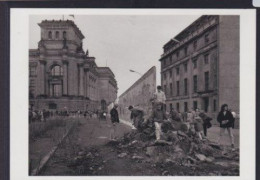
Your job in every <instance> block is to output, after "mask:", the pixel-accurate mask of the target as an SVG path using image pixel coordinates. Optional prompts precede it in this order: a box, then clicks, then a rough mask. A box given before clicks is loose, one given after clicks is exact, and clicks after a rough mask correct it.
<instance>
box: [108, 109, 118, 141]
mask: <svg viewBox="0 0 260 180" xmlns="http://www.w3.org/2000/svg"><path fill="white" fill-rule="evenodd" d="M117 107H118V105H117V104H115V105H114V107H113V108H112V109H111V111H110V116H111V123H112V129H111V132H110V139H111V140H115V138H116V132H117V126H118V123H119V116H118V111H117Z"/></svg>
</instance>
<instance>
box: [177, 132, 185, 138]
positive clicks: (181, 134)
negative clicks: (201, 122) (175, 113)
mask: <svg viewBox="0 0 260 180" xmlns="http://www.w3.org/2000/svg"><path fill="white" fill-rule="evenodd" d="M177 134H178V135H179V136H182V137H187V135H186V134H185V133H184V132H182V131H177Z"/></svg>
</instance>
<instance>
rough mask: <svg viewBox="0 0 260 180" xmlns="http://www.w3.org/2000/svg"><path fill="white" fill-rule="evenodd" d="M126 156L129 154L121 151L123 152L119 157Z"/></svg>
mask: <svg viewBox="0 0 260 180" xmlns="http://www.w3.org/2000/svg"><path fill="white" fill-rule="evenodd" d="M125 156H127V153H121V154H119V155H118V156H117V157H119V158H123V157H125Z"/></svg>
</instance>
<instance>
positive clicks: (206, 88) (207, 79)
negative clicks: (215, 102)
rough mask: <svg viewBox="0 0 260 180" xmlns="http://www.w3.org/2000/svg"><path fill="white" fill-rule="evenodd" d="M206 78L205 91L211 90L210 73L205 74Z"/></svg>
mask: <svg viewBox="0 0 260 180" xmlns="http://www.w3.org/2000/svg"><path fill="white" fill-rule="evenodd" d="M204 78H205V91H207V90H209V72H208V71H207V72H205V73H204Z"/></svg>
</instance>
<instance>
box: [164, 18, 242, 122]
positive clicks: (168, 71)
mask: <svg viewBox="0 0 260 180" xmlns="http://www.w3.org/2000/svg"><path fill="white" fill-rule="evenodd" d="M163 50H164V52H163V54H162V55H161V58H160V59H159V61H160V62H161V85H162V87H163V89H164V91H165V93H166V108H167V110H168V111H169V110H170V109H171V108H174V109H175V110H177V111H179V112H187V111H189V110H191V109H192V108H193V109H197V108H199V109H201V110H203V111H205V112H207V113H208V114H210V115H211V116H213V117H215V116H216V114H217V113H218V111H219V110H220V106H221V105H222V104H224V103H227V104H229V107H230V108H232V110H233V111H235V112H239V16H213V15H212V16H206V15H205V16H201V17H200V18H198V19H197V20H196V21H194V22H193V23H192V24H191V25H189V26H188V27H187V28H185V29H184V30H183V31H181V32H180V33H179V34H178V35H176V36H175V37H174V38H173V39H171V40H169V41H168V42H167V43H166V44H165V45H164V46H163Z"/></svg>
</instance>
